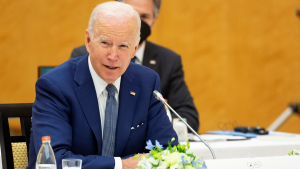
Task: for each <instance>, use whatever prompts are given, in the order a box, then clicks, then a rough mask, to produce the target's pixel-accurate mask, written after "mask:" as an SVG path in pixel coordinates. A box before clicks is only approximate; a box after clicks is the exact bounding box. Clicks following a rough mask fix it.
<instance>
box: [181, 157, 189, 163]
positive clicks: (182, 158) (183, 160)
mask: <svg viewBox="0 0 300 169" xmlns="http://www.w3.org/2000/svg"><path fill="white" fill-rule="evenodd" d="M181 161H182V163H183V164H184V165H187V162H188V160H185V159H184V156H181Z"/></svg>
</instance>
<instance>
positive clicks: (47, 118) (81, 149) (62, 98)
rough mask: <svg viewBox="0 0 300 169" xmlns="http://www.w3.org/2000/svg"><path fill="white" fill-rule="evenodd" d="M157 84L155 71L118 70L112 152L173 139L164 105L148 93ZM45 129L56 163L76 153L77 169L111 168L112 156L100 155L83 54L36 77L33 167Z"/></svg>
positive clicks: (138, 150)
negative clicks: (80, 166)
mask: <svg viewBox="0 0 300 169" xmlns="http://www.w3.org/2000/svg"><path fill="white" fill-rule="evenodd" d="M159 84H160V80H159V76H158V74H157V73H155V72H154V71H153V70H151V69H149V68H146V67H144V66H141V65H138V64H134V63H130V65H129V67H128V68H127V70H126V71H125V73H124V74H123V75H122V76H121V85H120V91H119V111H118V121H117V130H116V143H115V153H114V156H115V157H126V156H130V155H134V154H137V153H143V152H148V151H147V150H145V146H146V141H148V140H151V141H152V142H153V143H154V142H155V140H158V141H159V142H160V143H161V144H163V145H164V146H167V144H168V141H169V140H171V138H172V137H175V138H176V140H178V139H177V135H176V133H175V131H174V130H173V127H172V124H171V122H170V121H169V119H168V117H167V115H166V111H165V108H164V105H163V104H162V103H161V102H159V101H158V100H157V99H156V98H155V97H154V96H153V94H152V92H153V91H154V90H158V91H159ZM131 92H134V93H135V95H132V94H130V93H131ZM132 127H134V129H132ZM46 135H49V136H51V145H52V148H53V150H54V153H55V157H56V162H57V168H61V161H62V159H64V158H79V159H82V162H83V163H82V169H92V168H105V169H109V168H114V165H115V161H114V158H113V157H104V156H101V153H102V132H101V122H100V113H99V107H98V101H97V96H96V91H95V87H94V83H93V79H92V77H91V74H90V71H89V67H88V56H87V55H86V56H83V57H78V58H76V59H72V60H69V61H67V62H65V63H63V64H62V65H60V66H57V67H56V68H54V69H52V70H51V71H49V72H48V73H46V74H45V75H43V76H42V77H40V78H39V79H38V81H37V83H36V100H35V102H34V104H33V113H32V133H31V140H30V147H29V148H30V150H29V165H28V169H29V168H30V169H32V168H35V161H36V157H37V153H38V151H39V148H40V146H41V144H42V143H41V137H42V136H46ZM174 144H178V142H177V141H175V142H174Z"/></svg>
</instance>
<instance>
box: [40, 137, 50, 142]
mask: <svg viewBox="0 0 300 169" xmlns="http://www.w3.org/2000/svg"><path fill="white" fill-rule="evenodd" d="M50 140H51V138H50V136H43V137H42V141H50Z"/></svg>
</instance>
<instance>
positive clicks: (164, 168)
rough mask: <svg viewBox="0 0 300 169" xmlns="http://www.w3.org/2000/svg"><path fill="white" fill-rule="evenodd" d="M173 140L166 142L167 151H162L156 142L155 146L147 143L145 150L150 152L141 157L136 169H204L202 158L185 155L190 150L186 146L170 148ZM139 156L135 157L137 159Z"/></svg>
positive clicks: (149, 142)
mask: <svg viewBox="0 0 300 169" xmlns="http://www.w3.org/2000/svg"><path fill="white" fill-rule="evenodd" d="M174 140H175V138H172V140H171V141H169V142H168V147H167V149H165V150H163V146H162V145H160V144H159V142H158V141H157V140H156V141H155V145H153V144H152V142H151V140H149V141H147V142H146V143H147V146H146V149H147V150H150V153H149V154H148V155H147V156H143V157H142V158H141V161H139V163H138V169H206V168H207V167H206V165H205V163H204V160H203V157H196V156H194V155H193V153H189V154H187V153H186V151H187V150H188V149H189V148H190V144H189V143H187V145H180V144H179V145H177V146H176V145H175V146H173V147H172V146H171V143H172V142H173V141H174ZM137 156H139V155H135V157H137Z"/></svg>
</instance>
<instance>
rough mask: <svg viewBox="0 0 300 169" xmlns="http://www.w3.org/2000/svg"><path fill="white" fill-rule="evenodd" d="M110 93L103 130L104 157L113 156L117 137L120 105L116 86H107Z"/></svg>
mask: <svg viewBox="0 0 300 169" xmlns="http://www.w3.org/2000/svg"><path fill="white" fill-rule="evenodd" d="M106 90H107V92H108V95H107V100H106V108H105V122H104V130H103V142H102V156H113V155H114V151H115V136H116V127H117V118H118V112H117V111H118V105H117V101H116V98H115V90H116V88H115V86H114V85H112V84H109V85H107V86H106Z"/></svg>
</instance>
